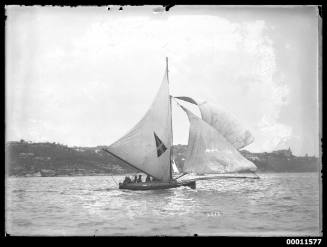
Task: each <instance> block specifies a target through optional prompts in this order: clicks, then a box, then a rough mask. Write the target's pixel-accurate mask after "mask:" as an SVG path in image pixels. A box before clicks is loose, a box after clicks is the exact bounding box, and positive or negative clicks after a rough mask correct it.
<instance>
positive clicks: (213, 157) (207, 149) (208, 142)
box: [181, 106, 257, 174]
mask: <svg viewBox="0 0 327 247" xmlns="http://www.w3.org/2000/svg"><path fill="white" fill-rule="evenodd" d="M181 107H182V108H183V110H184V111H185V112H186V113H187V115H188V118H189V121H190V132H189V140H188V147H187V156H186V160H185V163H184V167H183V172H188V173H192V172H194V173H198V174H210V173H229V172H240V171H252V172H253V171H256V169H257V167H256V166H255V165H254V164H253V163H252V162H250V161H249V160H247V159H245V158H244V157H243V156H242V155H241V154H240V153H239V152H238V151H237V150H236V149H235V148H234V147H233V145H232V144H231V143H229V142H228V141H227V140H226V139H225V138H224V137H223V136H222V135H221V134H220V133H219V132H218V131H217V130H216V129H215V128H213V127H212V126H210V125H209V124H208V123H206V122H205V121H203V120H202V119H201V118H199V117H197V116H196V115H195V114H193V113H192V112H190V111H189V110H187V109H186V108H184V107H183V106H181Z"/></svg>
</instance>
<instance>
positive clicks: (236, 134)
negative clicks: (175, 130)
mask: <svg viewBox="0 0 327 247" xmlns="http://www.w3.org/2000/svg"><path fill="white" fill-rule="evenodd" d="M175 98H176V99H180V100H183V101H186V102H188V103H191V104H194V105H197V106H198V107H199V109H200V112H201V116H202V119H203V120H204V121H206V122H207V123H208V124H210V125H211V126H212V127H214V128H215V129H216V130H217V131H219V133H220V134H222V135H223V136H224V137H225V138H226V139H227V140H228V141H229V142H230V143H231V144H232V145H233V146H234V147H235V148H236V149H241V148H243V147H245V146H247V145H249V144H251V143H252V142H253V141H254V137H253V136H252V134H251V133H250V131H249V130H247V129H245V128H244V127H243V126H242V124H241V123H240V122H239V121H238V120H237V119H236V117H234V116H233V115H232V114H230V113H229V112H226V111H225V110H223V109H220V108H218V107H217V106H215V105H213V104H210V103H207V102H203V103H197V102H196V101H195V100H194V99H192V98H190V97H185V96H180V97H175Z"/></svg>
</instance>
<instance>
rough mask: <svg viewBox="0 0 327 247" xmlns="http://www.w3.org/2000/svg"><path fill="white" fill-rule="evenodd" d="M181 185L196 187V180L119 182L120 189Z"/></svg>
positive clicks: (145, 188)
mask: <svg viewBox="0 0 327 247" xmlns="http://www.w3.org/2000/svg"><path fill="white" fill-rule="evenodd" d="M181 186H188V187H190V188H192V189H195V188H196V183H195V181H194V180H189V181H183V182H150V183H145V182H144V183H129V184H122V183H119V189H125V190H163V189H171V188H177V187H181Z"/></svg>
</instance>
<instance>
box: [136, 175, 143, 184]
mask: <svg viewBox="0 0 327 247" xmlns="http://www.w3.org/2000/svg"><path fill="white" fill-rule="evenodd" d="M137 183H142V175H139V178H138V179H137Z"/></svg>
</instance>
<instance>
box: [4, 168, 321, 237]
mask: <svg viewBox="0 0 327 247" xmlns="http://www.w3.org/2000/svg"><path fill="white" fill-rule="evenodd" d="M117 179H120V177H117ZM315 179H316V177H315V176H313V175H312V174H310V173H308V174H299V175H298V174H288V175H287V176H286V175H283V174H264V175H262V177H261V179H258V180H243V181H241V180H240V179H238V180H236V179H229V180H228V179H227V180H223V179H220V180H216V181H215V180H208V181H205V180H201V181H198V183H197V189H196V190H192V189H190V188H187V187H181V188H177V189H170V190H159V191H136V192H135V191H125V190H118V189H117V185H116V184H115V183H114V182H113V181H111V180H110V179H109V178H108V177H75V178H69V177H66V178H56V177H53V178H49V179H47V178H33V179H30V178H22V179H19V178H15V179H11V178H9V179H8V181H7V182H8V184H6V189H7V193H8V194H7V195H9V196H8V200H7V197H6V200H7V201H6V206H7V209H8V210H7V211H6V216H7V217H6V221H7V223H8V225H10V229H11V231H12V232H14V233H16V234H17V232H18V233H19V234H21V235H31V234H35V233H41V235H42V234H46V235H52V234H56V233H57V234H64V235H79V234H81V235H94V234H95V231H96V235H115V234H117V235H154V234H172V235H178V234H193V233H194V232H197V233H201V234H205V233H208V234H217V233H218V234H221V235H224V233H225V234H226V233H234V234H235V233H236V232H237V233H243V234H250V233H252V234H254V233H266V234H272V235H273V234H277V233H278V232H280V231H284V232H286V231H287V232H290V231H292V232H295V233H300V234H304V233H305V232H308V233H310V234H312V233H318V234H319V202H318V200H319V196H317V194H319V193H317V191H318V190H319V187H318V184H317V183H316V182H315V181H316V180H315ZM304 180H305V181H306V183H303V181H304ZM7 223H6V224H7Z"/></svg>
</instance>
